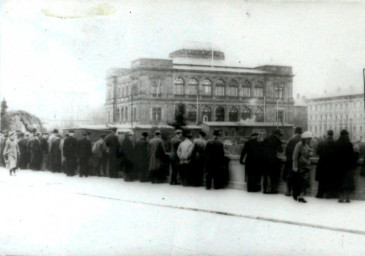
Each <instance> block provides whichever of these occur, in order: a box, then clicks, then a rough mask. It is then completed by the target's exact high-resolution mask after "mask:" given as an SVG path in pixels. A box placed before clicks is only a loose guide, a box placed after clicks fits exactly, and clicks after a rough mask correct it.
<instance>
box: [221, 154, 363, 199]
mask: <svg viewBox="0 0 365 256" xmlns="http://www.w3.org/2000/svg"><path fill="white" fill-rule="evenodd" d="M227 157H228V158H229V159H230V162H229V177H230V178H229V185H228V187H230V188H234V189H244V190H246V182H245V166H244V165H241V164H240V163H239V158H240V156H239V155H228V156H227ZM282 160H283V167H284V162H285V157H283V158H282ZM362 161H363V160H362V159H360V160H359V161H358V162H357V166H356V168H355V170H354V182H355V191H354V192H353V194H352V197H353V198H354V199H357V200H365V177H364V176H361V175H360V171H361V164H362ZM317 162H318V158H317V157H313V158H312V168H311V171H310V185H309V188H308V189H307V196H315V195H316V194H317V188H318V182H317V181H316V180H315V174H316V168H317ZM282 170H283V168H282ZM281 173H282V172H281ZM280 177H282V175H281V176H280ZM285 192H286V183H285V182H284V181H281V182H280V184H279V193H282V194H285Z"/></svg>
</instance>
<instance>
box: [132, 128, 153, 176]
mask: <svg viewBox="0 0 365 256" xmlns="http://www.w3.org/2000/svg"><path fill="white" fill-rule="evenodd" d="M134 152H135V168H136V169H135V171H136V172H137V174H138V175H139V180H140V181H141V182H146V181H149V180H150V179H149V176H148V161H149V157H148V133H147V132H143V133H142V136H141V139H140V140H139V141H137V142H136V146H135V151H134Z"/></svg>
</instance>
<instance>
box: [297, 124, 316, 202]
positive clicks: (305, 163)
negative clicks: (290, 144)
mask: <svg viewBox="0 0 365 256" xmlns="http://www.w3.org/2000/svg"><path fill="white" fill-rule="evenodd" d="M312 137H313V135H312V133H311V132H309V131H306V132H303V134H302V140H301V141H299V142H298V143H297V144H296V145H295V148H294V152H293V198H294V200H296V201H298V202H300V203H306V202H307V201H306V200H305V199H304V195H305V191H306V188H307V187H308V184H309V172H310V169H311V160H310V156H311V154H312V151H313V150H312V148H311V147H310V142H311V140H312Z"/></svg>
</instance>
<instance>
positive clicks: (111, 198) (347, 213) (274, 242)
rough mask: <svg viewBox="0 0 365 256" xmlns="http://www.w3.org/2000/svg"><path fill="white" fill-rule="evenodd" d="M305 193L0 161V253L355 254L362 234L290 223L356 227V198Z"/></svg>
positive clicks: (360, 214)
mask: <svg viewBox="0 0 365 256" xmlns="http://www.w3.org/2000/svg"><path fill="white" fill-rule="evenodd" d="M308 201H309V202H308V204H299V203H296V202H295V201H294V200H292V199H291V198H287V197H285V196H283V195H263V194H261V193H254V194H251V193H250V194H249V193H247V192H245V191H240V190H231V189H226V190H210V191H207V190H205V189H204V188H191V187H181V186H170V185H168V184H150V183H140V182H124V181H123V180H122V179H110V178H106V177H88V178H80V177H77V176H75V177H66V176H65V175H64V174H55V173H50V172H33V171H20V172H18V173H17V176H15V177H13V176H12V177H11V176H9V175H8V172H7V171H6V170H5V169H0V203H1V208H0V209H1V210H0V255H2V254H4V255H8V254H11V255H363V253H364V252H365V235H363V234H352V233H349V232H339V231H334V230H329V229H320V228H314V227H307V226H301V225H300V223H307V224H311V225H321V226H325V227H328V228H344V229H347V230H349V231H351V230H355V231H362V232H365V224H364V221H363V220H364V219H365V218H364V217H365V211H364V209H365V202H363V201H353V202H352V203H351V204H338V203H337V201H335V200H319V199H315V198H308ZM143 203H148V204H143ZM162 206H168V207H175V208H167V207H162ZM182 207H183V208H185V209H195V210H196V211H191V210H184V209H181V208H182ZM199 210H207V211H212V212H213V211H221V212H226V213H229V214H236V215H238V217H237V216H236V217H235V216H223V215H219V214H214V213H207V212H201V211H199ZM239 216H241V217H239ZM247 217H264V218H270V219H273V221H281V220H283V221H294V222H296V224H295V225H288V224H283V223H280V222H273V221H262V220H253V219H248V218H247ZM364 234H365V233H364Z"/></svg>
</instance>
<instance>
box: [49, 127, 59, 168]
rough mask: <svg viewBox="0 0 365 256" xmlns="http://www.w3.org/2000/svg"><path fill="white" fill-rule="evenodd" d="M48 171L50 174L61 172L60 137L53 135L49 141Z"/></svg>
mask: <svg viewBox="0 0 365 256" xmlns="http://www.w3.org/2000/svg"><path fill="white" fill-rule="evenodd" d="M49 156H50V170H51V171H52V172H61V169H62V151H61V136H60V135H59V134H55V135H54V136H53V138H52V141H51V147H50V149H49Z"/></svg>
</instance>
